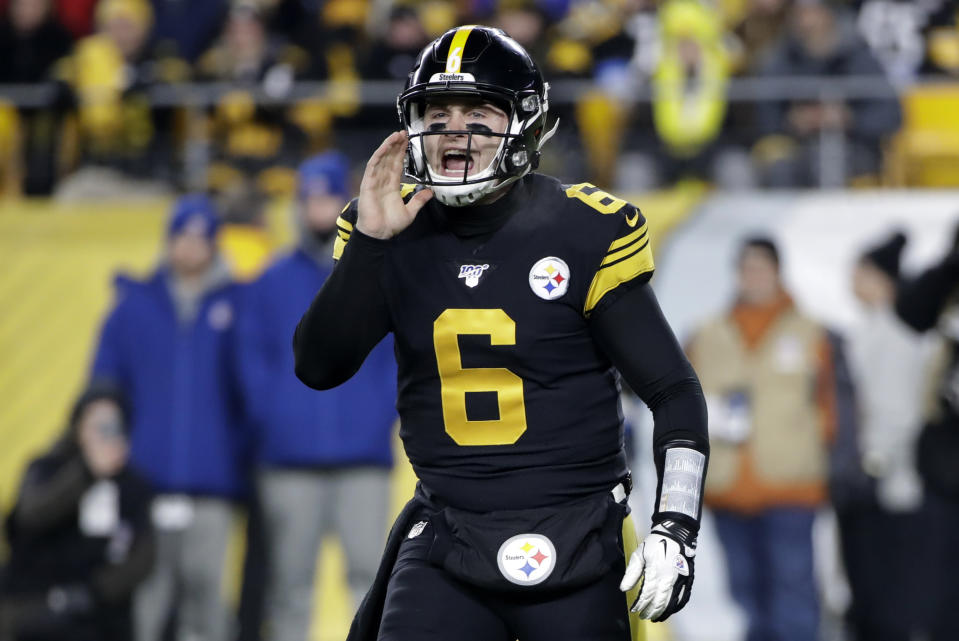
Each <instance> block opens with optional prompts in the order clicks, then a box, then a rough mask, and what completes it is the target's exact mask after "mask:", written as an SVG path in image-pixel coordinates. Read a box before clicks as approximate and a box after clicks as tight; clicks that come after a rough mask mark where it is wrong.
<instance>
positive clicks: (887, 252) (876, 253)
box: [862, 231, 906, 280]
mask: <svg viewBox="0 0 959 641" xmlns="http://www.w3.org/2000/svg"><path fill="white" fill-rule="evenodd" d="M905 246H906V235H905V234H904V233H902V232H901V231H897V232H896V233H894V234H893V235H892V236H891V237H890V238H889V239H888V240H886V241H885V242H884V243H882V244H880V245H877V246H876V247H873V248H872V249H869V250H867V251H866V252H865V253H864V254H863V255H862V260H863V261H866V262H869V263H871V264H872V265H874V266H875V267H877V268H878V269H879V270H880V271H882V272H883V273H885V274H886V275H887V276H889V278H891V279H893V280H899V257H900V256H901V255H902V248H903V247H905Z"/></svg>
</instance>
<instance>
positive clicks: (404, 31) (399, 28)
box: [360, 5, 429, 85]
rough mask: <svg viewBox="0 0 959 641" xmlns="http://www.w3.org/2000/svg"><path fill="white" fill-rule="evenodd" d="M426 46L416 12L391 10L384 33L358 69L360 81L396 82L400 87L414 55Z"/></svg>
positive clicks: (405, 8) (371, 47)
mask: <svg viewBox="0 0 959 641" xmlns="http://www.w3.org/2000/svg"><path fill="white" fill-rule="evenodd" d="M427 42H429V38H428V37H427V35H426V31H424V29H423V23H422V22H421V21H420V16H419V14H418V13H417V11H416V9H414V8H413V7H408V6H403V5H399V6H395V7H393V9H392V10H391V11H390V16H389V21H388V22H387V26H386V33H385V34H384V36H383V37H382V38H380V39H377V40H375V41H374V42H373V43H372V44H371V46H370V47H369V49H368V51H367V55H366V58H365V60H364V61H363V62H362V64H361V65H360V75H361V76H362V77H363V79H364V80H396V81H397V83H398V84H399V85H401V84H402V83H403V82H404V81H405V80H406V76H408V75H409V72H410V68H411V67H412V66H413V63H414V62H415V61H416V55H417V54H418V53H419V52H420V50H421V49H422V48H423V47H424V46H425V45H426V43H427Z"/></svg>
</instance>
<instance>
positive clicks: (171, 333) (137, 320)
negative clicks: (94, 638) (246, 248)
mask: <svg viewBox="0 0 959 641" xmlns="http://www.w3.org/2000/svg"><path fill="white" fill-rule="evenodd" d="M218 227H219V220H218V218H217V212H216V211H215V210H214V207H213V205H212V203H211V202H210V201H209V200H208V199H207V198H205V197H203V196H185V197H183V198H181V199H180V200H178V201H177V203H176V205H175V206H174V208H173V210H172V212H171V215H170V219H169V225H168V238H167V245H166V256H165V259H164V260H163V262H162V264H161V265H160V267H159V268H158V269H157V271H156V272H155V273H154V274H153V275H152V276H151V277H150V278H149V279H147V280H146V281H134V280H132V279H129V278H125V277H120V278H119V279H118V281H117V289H118V296H117V303H116V306H115V307H114V308H113V310H112V311H111V312H110V313H109V315H108V316H107V318H106V321H105V323H104V325H103V330H102V333H101V336H100V343H99V346H98V348H97V351H96V357H95V359H94V363H93V371H92V377H93V379H94V380H108V381H112V382H114V383H116V384H117V385H119V386H120V387H121V389H123V390H124V392H125V393H126V394H127V396H128V397H129V398H130V399H131V405H132V410H133V417H134V422H133V431H132V434H133V437H132V443H131V456H132V460H133V463H134V466H135V467H136V468H137V469H138V470H140V471H141V472H142V473H143V474H144V475H145V476H146V477H147V478H148V479H149V480H150V481H151V482H152V483H153V485H154V487H155V488H156V491H157V493H158V496H157V499H156V501H155V502H154V507H153V519H154V525H155V526H156V528H157V563H156V567H155V569H154V571H153V573H152V575H151V576H150V578H149V579H148V580H147V581H146V583H144V585H143V586H142V587H141V589H140V590H139V592H138V594H137V597H136V602H135V611H134V622H135V626H136V635H135V639H137V641H158V640H159V639H160V638H161V636H162V633H163V630H164V627H165V626H166V625H167V620H168V615H169V611H170V609H171V607H176V608H177V622H178V632H177V638H178V639H193V638H195V639H204V641H223V640H224V639H225V634H226V625H227V610H226V607H225V605H224V603H223V600H222V598H221V594H220V585H221V577H222V575H223V568H224V564H225V560H226V542H227V539H228V537H229V533H230V526H231V523H232V519H233V501H235V500H236V499H238V498H239V497H241V495H242V493H243V491H244V489H245V488H244V473H245V468H244V449H245V440H246V438H245V435H244V433H243V431H242V426H243V424H242V423H241V420H242V415H241V405H240V395H239V388H238V386H236V385H234V380H235V379H234V378H233V373H234V372H235V367H234V361H233V355H234V331H233V321H234V314H235V309H236V305H237V298H238V294H239V292H238V287H237V286H236V285H235V284H233V283H232V282H231V281H230V277H229V274H228V271H227V268H226V266H225V264H224V263H223V261H222V260H221V259H220V257H219V256H218V254H217V253H216V251H215V247H216V245H215V241H216V235H217V229H218Z"/></svg>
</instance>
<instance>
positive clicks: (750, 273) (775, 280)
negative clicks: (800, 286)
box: [739, 247, 780, 305]
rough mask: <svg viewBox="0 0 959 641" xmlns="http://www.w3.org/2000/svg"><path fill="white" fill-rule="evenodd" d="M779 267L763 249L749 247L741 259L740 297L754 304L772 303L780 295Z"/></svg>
mask: <svg viewBox="0 0 959 641" xmlns="http://www.w3.org/2000/svg"><path fill="white" fill-rule="evenodd" d="M779 291H780V287H779V267H778V266H777V265H776V262H775V261H774V260H773V259H772V258H771V257H770V256H769V253H768V252H766V251H765V250H763V249H758V248H754V247H747V248H746V249H745V250H744V251H743V255H742V258H741V259H740V261H739V297H740V299H741V300H743V301H744V302H746V303H749V304H752V305H763V304H766V303H771V302H772V301H774V300H775V299H776V297H777V296H779Z"/></svg>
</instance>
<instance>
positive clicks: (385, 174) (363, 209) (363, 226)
mask: <svg viewBox="0 0 959 641" xmlns="http://www.w3.org/2000/svg"><path fill="white" fill-rule="evenodd" d="M408 142H409V138H408V137H407V135H406V132H405V131H396V132H393V133H392V134H390V136H389V137H388V138H387V139H386V140H384V141H383V144H381V145H380V146H379V148H378V149H377V150H376V151H375V152H373V155H372V156H371V157H370V160H369V162H367V163H366V171H365V172H363V182H362V183H360V197H359V202H358V203H357V209H358V211H357V220H356V228H357V229H359V230H360V231H361V232H363V233H364V234H366V235H367V236H372V237H373V238H382V239H386V238H392V237H393V236H395V235H397V234H398V233H400V232H401V231H403V230H404V229H406V228H407V227H408V226H409V225H410V223H412V222H413V219H414V218H416V214H417V213H418V212H419V210H420V209H421V208H422V207H423V205H425V204H426V202H427V201H428V200H429V199H430V198H432V197H433V192H432V191H430V190H429V189H424V190H422V191H420V192H418V193H416V194H415V195H414V196H413V197H412V198H411V199H410V200H409V202H407V203H404V202H403V198H402V197H400V179H401V178H402V177H403V159H404V158H405V156H406V146H407V144H408Z"/></svg>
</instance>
